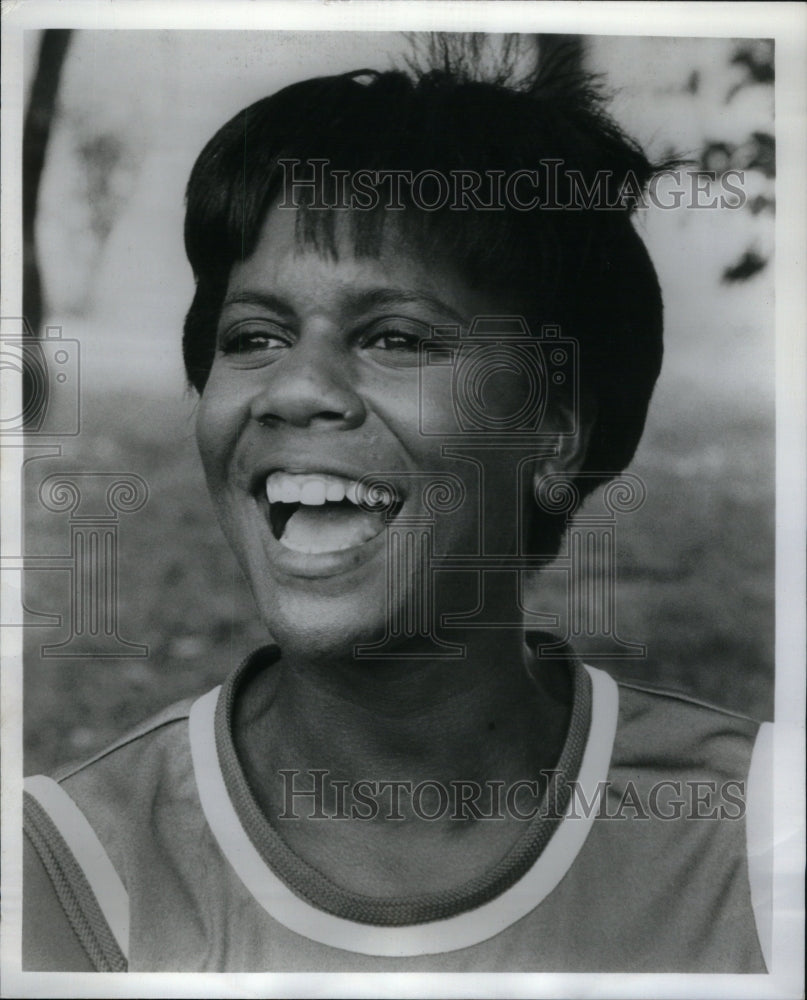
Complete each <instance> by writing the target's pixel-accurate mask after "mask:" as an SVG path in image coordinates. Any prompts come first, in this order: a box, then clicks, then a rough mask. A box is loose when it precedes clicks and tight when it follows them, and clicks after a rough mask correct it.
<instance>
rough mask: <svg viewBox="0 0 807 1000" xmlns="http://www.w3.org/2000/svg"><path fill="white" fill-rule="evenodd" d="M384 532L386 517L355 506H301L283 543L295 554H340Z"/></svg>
mask: <svg viewBox="0 0 807 1000" xmlns="http://www.w3.org/2000/svg"><path fill="white" fill-rule="evenodd" d="M383 528H384V515H383V514H371V513H369V512H368V511H365V510H362V509H361V508H359V507H354V506H352V505H351V506H350V507H346V506H337V505H336V504H328V503H326V504H324V505H323V506H321V507H305V506H301V507H299V508H298V509H297V510H296V511H295V513H294V514H292V516H291V517H290V518H289V520H288V521H287V523H286V527H285V530H284V532H283V534H282V535H281V536H280V541H281V542H282V543H283V545H285V546H286V548H287V549H293V550H294V551H295V552H307V553H312V552H338V551H339V550H340V549H350V548H353V546H354V545H361V543H362V542H367V541H369V540H370V539H371V538H375V536H376V535H377V534H379V533H380V532H381V531H382V530H383Z"/></svg>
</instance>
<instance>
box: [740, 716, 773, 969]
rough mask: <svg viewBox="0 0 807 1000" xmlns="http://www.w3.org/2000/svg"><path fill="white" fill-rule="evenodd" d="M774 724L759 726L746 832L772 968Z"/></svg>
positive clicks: (763, 943)
mask: <svg viewBox="0 0 807 1000" xmlns="http://www.w3.org/2000/svg"><path fill="white" fill-rule="evenodd" d="M772 783H773V723H771V722H763V723H762V725H761V726H760V727H759V733H758V734H757V739H756V743H755V744H754V751H753V754H752V755H751V766H750V768H749V769H748V790H747V795H746V814H745V835H746V843H747V851H748V884H749V887H750V889H751V906H752V908H753V910H754V920H755V921H756V926H757V936H758V937H759V946H760V948H761V949H762V957H763V958H764V959H765V965H766V966H767V967H768V969H770V968H771V958H772V954H771V953H772V944H773V933H772V931H773V822H772V821H773V797H772V794H771V792H772Z"/></svg>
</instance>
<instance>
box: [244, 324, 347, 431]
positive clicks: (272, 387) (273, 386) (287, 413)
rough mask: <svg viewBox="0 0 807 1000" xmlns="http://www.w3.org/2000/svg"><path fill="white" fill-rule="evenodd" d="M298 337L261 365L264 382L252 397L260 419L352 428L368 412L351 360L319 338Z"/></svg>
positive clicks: (329, 428)
mask: <svg viewBox="0 0 807 1000" xmlns="http://www.w3.org/2000/svg"><path fill="white" fill-rule="evenodd" d="M304 341H305V338H302V339H301V340H300V341H299V342H298V343H296V344H295V345H294V346H293V347H290V348H289V349H288V351H287V353H286V354H285V356H284V357H283V358H282V359H281V360H279V361H278V362H277V363H276V364H274V365H271V366H270V367H269V368H267V369H266V370H265V374H266V381H265V383H264V385H263V386H262V388H261V390H260V392H259V393H258V394H257V395H256V396H255V397H254V399H253V400H252V406H251V411H252V416H253V418H254V419H255V420H256V421H257V422H258V423H260V424H266V425H268V424H288V425H290V426H292V427H300V428H308V427H313V428H316V429H318V430H351V429H352V428H354V427H358V426H360V425H361V424H362V423H363V422H364V419H365V417H366V409H365V405H364V402H363V400H362V398H361V396H360V395H359V393H358V392H357V391H356V389H355V387H354V385H353V380H352V377H351V372H350V364H349V359H345V358H343V357H342V356H341V352H338V351H335V350H330V349H328V348H327V347H326V346H325V345H323V344H322V342H321V341H311V342H310V343H305V342H304Z"/></svg>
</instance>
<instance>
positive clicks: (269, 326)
mask: <svg viewBox="0 0 807 1000" xmlns="http://www.w3.org/2000/svg"><path fill="white" fill-rule="evenodd" d="M290 346H291V339H290V337H289V333H288V331H286V330H284V329H283V328H282V327H280V326H278V325H277V324H276V323H271V322H269V321H256V320H244V321H243V322H241V323H236V324H234V325H233V326H231V327H229V328H228V329H225V330H224V332H223V333H222V334H221V336H220V337H219V350H220V351H221V353H222V354H224V355H225V356H226V357H228V358H232V359H235V360H238V359H239V358H243V359H244V360H245V361H246V360H255V359H256V357H260V356H262V355H267V356H270V355H272V354H273V353H274V352H276V351H279V350H283V349H285V348H288V347H290Z"/></svg>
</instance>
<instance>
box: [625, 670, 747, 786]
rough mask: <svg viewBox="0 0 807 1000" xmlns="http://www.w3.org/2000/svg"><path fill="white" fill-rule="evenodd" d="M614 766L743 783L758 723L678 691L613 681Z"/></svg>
mask: <svg viewBox="0 0 807 1000" xmlns="http://www.w3.org/2000/svg"><path fill="white" fill-rule="evenodd" d="M617 686H618V690H619V723H618V728H617V736H616V741H615V745H614V762H615V763H616V764H621V765H624V766H626V767H630V768H633V769H636V768H640V769H641V770H649V771H663V772H668V771H670V770H672V769H675V770H676V771H678V772H691V773H693V776H695V775H697V774H701V775H703V776H710V775H715V776H722V777H725V778H726V779H729V778H731V779H738V778H744V777H745V776H746V774H747V772H748V768H749V766H750V762H751V754H752V752H753V748H754V742H755V740H756V737H757V733H758V731H759V727H760V723H759V722H758V721H756V720H754V719H751V718H748V717H747V716H744V715H741V714H739V713H735V712H732V711H729V710H727V709H724V708H720V707H719V706H716V705H711V704H708V703H707V702H704V701H700V700H698V699H696V698H692V697H690V696H688V695H686V694H682V693H680V692H676V691H671V690H665V689H663V688H659V687H654V686H652V685H644V684H639V683H635V682H625V681H620V682H618V685H617Z"/></svg>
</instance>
